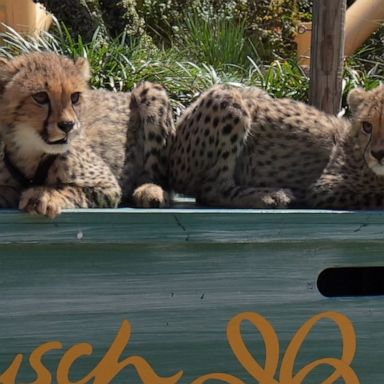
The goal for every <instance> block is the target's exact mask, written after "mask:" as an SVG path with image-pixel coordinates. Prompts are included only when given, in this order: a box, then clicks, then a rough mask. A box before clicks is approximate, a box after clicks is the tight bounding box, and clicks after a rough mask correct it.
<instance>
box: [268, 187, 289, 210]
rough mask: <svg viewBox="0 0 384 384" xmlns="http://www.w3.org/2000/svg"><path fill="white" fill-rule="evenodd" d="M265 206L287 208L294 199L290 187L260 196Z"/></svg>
mask: <svg viewBox="0 0 384 384" xmlns="http://www.w3.org/2000/svg"><path fill="white" fill-rule="evenodd" d="M262 201H263V203H264V204H265V207H266V208H288V206H289V205H290V204H292V203H293V202H294V201H295V196H294V195H293V193H292V191H291V190H290V189H280V190H277V191H276V190H275V191H271V192H270V193H268V194H266V195H265V196H264V197H263V198H262Z"/></svg>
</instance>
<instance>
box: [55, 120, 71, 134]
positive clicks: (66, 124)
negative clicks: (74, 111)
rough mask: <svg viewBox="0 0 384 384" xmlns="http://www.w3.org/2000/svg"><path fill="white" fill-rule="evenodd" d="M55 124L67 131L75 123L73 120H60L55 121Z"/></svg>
mask: <svg viewBox="0 0 384 384" xmlns="http://www.w3.org/2000/svg"><path fill="white" fill-rule="evenodd" d="M57 126H58V127H59V128H60V129H61V130H62V131H63V132H64V133H68V132H69V131H71V130H72V129H73V127H74V126H75V123H74V122H73V121H60V122H59V123H57Z"/></svg>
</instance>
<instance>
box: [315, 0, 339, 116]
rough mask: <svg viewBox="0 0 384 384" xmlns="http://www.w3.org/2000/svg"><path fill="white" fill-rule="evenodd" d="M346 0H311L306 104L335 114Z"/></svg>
mask: <svg viewBox="0 0 384 384" xmlns="http://www.w3.org/2000/svg"><path fill="white" fill-rule="evenodd" d="M345 9H346V0H314V1H313V25H312V42H311V68H310V78H311V80H310V87H309V102H310V103H311V104H312V105H314V106H315V107H317V108H319V109H321V110H323V111H325V112H328V113H332V114H337V113H338V112H339V110H340V106H341V92H342V74H343V56H344V55H343V52H344V25H345Z"/></svg>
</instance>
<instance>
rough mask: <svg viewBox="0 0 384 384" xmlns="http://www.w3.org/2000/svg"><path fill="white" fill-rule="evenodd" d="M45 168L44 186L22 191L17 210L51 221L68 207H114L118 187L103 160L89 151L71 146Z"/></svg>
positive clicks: (117, 199) (118, 191)
mask: <svg viewBox="0 0 384 384" xmlns="http://www.w3.org/2000/svg"><path fill="white" fill-rule="evenodd" d="M73 147H74V148H73V150H71V151H68V152H67V153H65V154H62V155H60V156H59V157H58V158H57V159H56V160H55V162H54V163H53V164H52V166H51V167H50V169H49V172H48V175H47V179H46V184H47V185H42V186H34V187H31V188H27V189H25V190H24V191H23V192H22V193H21V198H20V203H19V209H21V210H24V211H25V212H28V213H32V214H39V215H44V216H48V217H49V218H54V217H56V216H57V215H59V214H60V213H61V211H62V210H63V209H69V208H96V207H98V208H115V207H117V205H118V204H119V202H120V198H121V188H120V186H119V184H118V181H117V180H116V178H115V176H114V175H113V174H112V173H111V172H110V169H109V167H108V166H107V165H106V164H105V163H104V161H103V160H102V159H101V158H100V157H99V156H97V155H96V154H95V153H94V152H92V151H91V150H90V149H89V148H86V147H82V146H81V145H79V146H77V145H74V146H73Z"/></svg>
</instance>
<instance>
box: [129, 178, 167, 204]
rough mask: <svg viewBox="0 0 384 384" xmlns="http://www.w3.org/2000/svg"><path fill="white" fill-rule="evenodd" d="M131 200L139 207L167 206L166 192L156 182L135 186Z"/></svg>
mask: <svg viewBox="0 0 384 384" xmlns="http://www.w3.org/2000/svg"><path fill="white" fill-rule="evenodd" d="M132 200H133V202H134V204H135V206H136V207H139V208H164V207H169V197H168V193H167V192H166V191H164V190H163V188H161V187H160V186H158V185H156V184H151V183H147V184H143V185H140V187H138V188H136V189H135V191H134V192H133V195H132Z"/></svg>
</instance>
